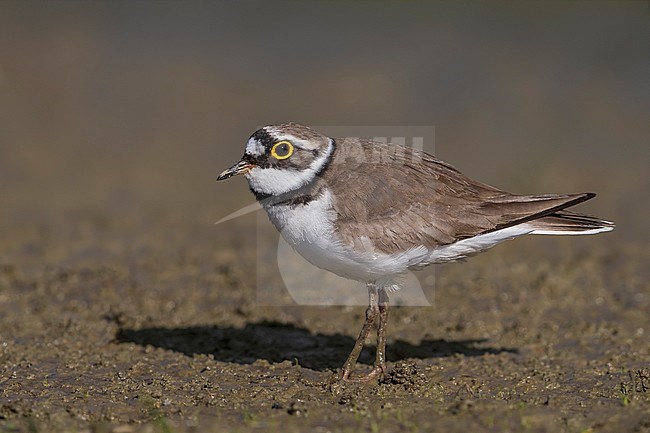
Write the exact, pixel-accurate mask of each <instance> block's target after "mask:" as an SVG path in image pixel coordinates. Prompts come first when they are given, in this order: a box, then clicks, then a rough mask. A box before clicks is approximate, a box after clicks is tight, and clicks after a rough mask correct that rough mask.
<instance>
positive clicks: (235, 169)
mask: <svg viewBox="0 0 650 433" xmlns="http://www.w3.org/2000/svg"><path fill="white" fill-rule="evenodd" d="M253 167H254V165H253V164H251V163H250V162H248V161H244V160H243V159H242V160H241V161H239V162H238V163H237V164H235V165H233V166H232V167H229V168H227V169H225V170H224V171H222V172H221V174H220V175H219V176H217V180H224V179H228V178H229V177H233V176H236V175H238V174H245V173H248V172H249V171H250V170H251V169H252V168H253Z"/></svg>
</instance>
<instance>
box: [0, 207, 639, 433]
mask: <svg viewBox="0 0 650 433" xmlns="http://www.w3.org/2000/svg"><path fill="white" fill-rule="evenodd" d="M256 224H258V219H256V218H255V217H251V216H248V217H243V218H241V219H239V220H236V221H233V222H229V223H226V224H225V225H220V226H213V225H210V224H206V225H200V224H198V223H196V224H195V225H187V224H185V223H184V222H183V221H179V220H175V219H170V220H166V219H164V218H163V219H160V218H157V219H156V218H153V217H152V219H151V220H147V219H146V218H145V220H144V221H140V222H133V221H107V220H105V219H103V218H101V217H100V216H98V215H94V214H93V213H92V212H90V213H85V214H84V213H82V214H75V215H67V216H66V217H65V218H64V219H62V220H60V221H49V222H43V223H42V224H41V226H40V227H37V228H35V227H34V226H33V225H31V224H30V225H24V224H21V223H20V222H15V224H14V225H13V230H10V231H5V232H3V233H2V239H0V243H1V244H2V245H3V249H2V255H1V263H0V264H1V267H0V278H1V279H0V319H1V320H0V336H1V341H2V343H1V346H0V431H3V432H14V431H16V432H18V431H21V432H22V431H30V432H34V431H94V432H131V431H134V432H136V431H142V432H145V431H152V432H170V431H171V432H177V431H178V432H184V431H196V432H203V431H206V432H213V431H214V432H221V431H242V430H261V431H323V432H325V431H350V432H352V431H370V432H375V431H428V430H432V429H433V430H444V431H494V432H499V431H566V432H587V431H594V432H596V431H599V432H600V431H635V432H647V431H650V369H649V367H650V350H649V345H648V333H649V332H650V318H649V315H648V311H649V309H650V294H649V290H648V266H647V263H648V259H650V254H649V253H650V250H649V249H648V248H647V247H646V246H644V247H641V246H634V243H627V244H626V243H623V242H620V241H618V242H617V241H616V237H615V235H614V234H610V235H601V236H598V237H585V238H580V239H578V238H573V239H558V238H553V239H548V238H544V239H542V238H539V237H536V238H534V239H533V238H531V239H523V240H517V241H513V242H510V243H508V244H506V245H502V246H499V247H496V248H495V249H494V250H492V251H490V252H489V253H487V254H484V255H483V256H479V257H476V258H474V259H472V260H470V261H468V262H466V263H460V264H452V265H447V266H444V267H438V268H436V269H435V270H434V271H431V270H428V271H424V272H421V273H420V274H419V276H420V279H421V281H427V282H428V283H423V286H424V288H425V293H426V295H427V297H428V298H429V300H430V301H431V303H432V305H431V306H428V307H396V308H393V310H392V311H391V316H390V325H389V346H388V360H389V368H390V372H389V374H388V376H387V377H386V378H385V379H384V380H382V381H381V382H380V383H372V384H368V385H359V384H349V383H344V384H341V383H337V382H336V381H335V380H334V377H335V373H336V370H337V368H338V367H339V366H340V365H341V364H342V362H343V361H344V359H345V357H346V355H347V353H348V351H349V350H350V349H351V347H352V344H353V341H354V338H355V336H356V334H357V332H358V330H359V328H360V324H361V321H362V317H363V310H364V309H363V307H342V306H331V307H306V306H291V305H284V306H282V305H280V306H278V305H275V306H268V305H261V303H260V302H259V299H260V296H259V293H258V292H257V286H258V284H259V282H258V281H257V277H256V275H257V273H258V270H256V262H255V254H256V253H255V250H256V248H257V243H258V242H260V240H259V239H258V238H259V236H258V235H251V233H253V234H254V233H256V230H255V225H256ZM268 228H269V229H270V230H272V229H271V228H270V225H269V227H268ZM269 233H272V232H269ZM608 236H609V238H608ZM270 239H272V237H271V238H270ZM431 277H434V278H433V279H432V278H431ZM434 280H435V282H434V283H432V281H434ZM269 284H273V285H276V284H277V285H281V280H280V279H279V277H278V279H277V280H273V279H271V280H269ZM282 302H286V303H287V304H288V303H289V301H282ZM280 303H281V302H278V304H280ZM369 349H370V350H366V351H365V352H364V355H363V357H362V361H363V364H362V365H361V366H360V369H361V370H363V369H366V370H367V369H368V368H369V366H370V365H371V364H372V360H373V353H372V349H373V347H372V346H370V348H369Z"/></svg>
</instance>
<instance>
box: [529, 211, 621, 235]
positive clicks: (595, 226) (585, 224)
mask: <svg viewBox="0 0 650 433" xmlns="http://www.w3.org/2000/svg"><path fill="white" fill-rule="evenodd" d="M528 225H530V226H531V227H533V228H534V229H535V230H534V231H533V232H532V233H531V234H533V235H591V234H595V233H602V232H608V231H610V230H613V229H614V223H613V222H611V221H605V220H602V219H600V218H596V217H593V216H591V215H584V214H579V213H576V212H571V211H566V210H562V211H558V212H554V213H552V214H550V215H547V216H545V217H542V218H539V219H536V220H533V221H530V222H528Z"/></svg>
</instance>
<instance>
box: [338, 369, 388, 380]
mask: <svg viewBox="0 0 650 433" xmlns="http://www.w3.org/2000/svg"><path fill="white" fill-rule="evenodd" d="M351 373H352V371H351V370H348V369H345V368H344V369H343V370H341V373H340V374H339V380H340V381H342V382H358V383H367V382H370V381H373V380H381V379H382V378H383V377H384V376H385V375H386V366H385V365H376V366H375V368H373V369H372V371H371V372H370V373H368V374H366V375H365V376H359V377H352V376H351Z"/></svg>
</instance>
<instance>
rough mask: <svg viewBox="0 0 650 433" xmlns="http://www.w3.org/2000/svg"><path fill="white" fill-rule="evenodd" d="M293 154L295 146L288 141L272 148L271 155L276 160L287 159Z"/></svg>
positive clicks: (279, 142) (278, 143)
mask: <svg viewBox="0 0 650 433" xmlns="http://www.w3.org/2000/svg"><path fill="white" fill-rule="evenodd" d="M292 154H293V144H291V143H289V142H288V141H278V142H277V143H275V144H274V145H273V147H272V148H271V155H273V157H274V158H275V159H287V158H288V157H290V156H291V155H292Z"/></svg>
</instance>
